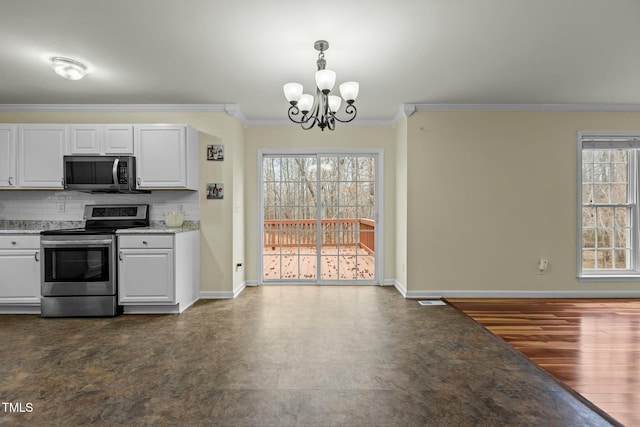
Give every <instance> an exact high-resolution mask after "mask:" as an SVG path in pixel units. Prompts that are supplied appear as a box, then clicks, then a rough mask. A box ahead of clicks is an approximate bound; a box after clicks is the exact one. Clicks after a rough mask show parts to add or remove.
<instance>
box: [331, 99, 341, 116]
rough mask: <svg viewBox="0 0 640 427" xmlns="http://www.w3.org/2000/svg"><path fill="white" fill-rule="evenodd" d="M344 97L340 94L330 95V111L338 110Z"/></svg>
mask: <svg viewBox="0 0 640 427" xmlns="http://www.w3.org/2000/svg"><path fill="white" fill-rule="evenodd" d="M341 103H342V99H340V97H339V96H335V95H329V111H331V112H332V113H336V112H338V110H339V109H340V104H341Z"/></svg>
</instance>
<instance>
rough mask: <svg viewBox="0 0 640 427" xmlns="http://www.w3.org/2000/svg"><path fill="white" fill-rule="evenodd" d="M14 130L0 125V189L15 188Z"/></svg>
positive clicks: (8, 126) (12, 127) (13, 127)
mask: <svg viewBox="0 0 640 427" xmlns="http://www.w3.org/2000/svg"><path fill="white" fill-rule="evenodd" d="M15 135H16V128H15V126H11V125H0V188H7V187H9V188H12V187H15V186H16V140H15Z"/></svg>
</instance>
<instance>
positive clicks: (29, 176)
mask: <svg viewBox="0 0 640 427" xmlns="http://www.w3.org/2000/svg"><path fill="white" fill-rule="evenodd" d="M66 141H67V127H66V126H63V125H23V126H19V127H18V168H17V169H18V170H17V172H18V186H19V187H24V188H62V176H63V175H62V157H63V156H64V153H65V151H66Z"/></svg>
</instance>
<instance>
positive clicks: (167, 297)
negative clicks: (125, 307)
mask: <svg viewBox="0 0 640 427" xmlns="http://www.w3.org/2000/svg"><path fill="white" fill-rule="evenodd" d="M119 258H120V261H119V262H120V266H119V267H120V268H119V270H118V294H119V301H120V303H123V304H124V303H141V304H146V303H174V302H175V281H174V277H173V263H174V261H173V249H146V250H140V249H121V250H120V255H119Z"/></svg>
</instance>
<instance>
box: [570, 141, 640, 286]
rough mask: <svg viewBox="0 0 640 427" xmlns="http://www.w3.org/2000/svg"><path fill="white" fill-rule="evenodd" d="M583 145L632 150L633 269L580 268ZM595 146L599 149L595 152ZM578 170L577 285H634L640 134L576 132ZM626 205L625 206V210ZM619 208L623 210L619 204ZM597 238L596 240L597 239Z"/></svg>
mask: <svg viewBox="0 0 640 427" xmlns="http://www.w3.org/2000/svg"><path fill="white" fill-rule="evenodd" d="M594 140H601V141H597V142H596V141H594ZM585 145H590V147H587V148H586V149H596V150H597V149H603V150H606V149H624V148H626V149H632V150H633V151H631V153H630V155H629V156H628V162H629V163H628V164H629V166H628V167H629V177H628V186H629V187H628V203H627V204H626V205H628V206H630V207H631V213H630V216H631V227H630V228H631V245H630V247H631V253H632V255H631V257H632V262H633V268H632V269H610V270H596V269H593V270H591V269H589V270H584V269H583V268H582V256H583V255H582V250H583V247H582V244H583V243H582V236H583V234H582V233H583V229H582V215H583V212H582V211H583V207H584V206H585V205H584V204H583V201H582V193H583V191H582V190H583V182H582V175H583V171H582V168H583V164H582V153H583V151H584V150H585ZM596 145H601V147H597V148H594V146H596ZM576 160H577V170H576V177H577V179H576V183H577V185H576V194H577V206H576V242H577V245H576V267H577V268H576V270H577V277H578V280H579V281H580V282H603V281H608V282H633V281H638V279H639V278H640V238H639V236H640V208H639V206H638V204H639V203H640V184H639V183H638V177H639V172H638V169H639V168H640V132H624V131H623V132H593V131H589V132H578V135H577V156H576ZM612 205H614V204H600V205H598V204H594V205H593V207H607V206H612ZM626 205H625V206H626ZM619 206H623V205H622V204H620V205H619ZM596 238H597V237H596Z"/></svg>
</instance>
